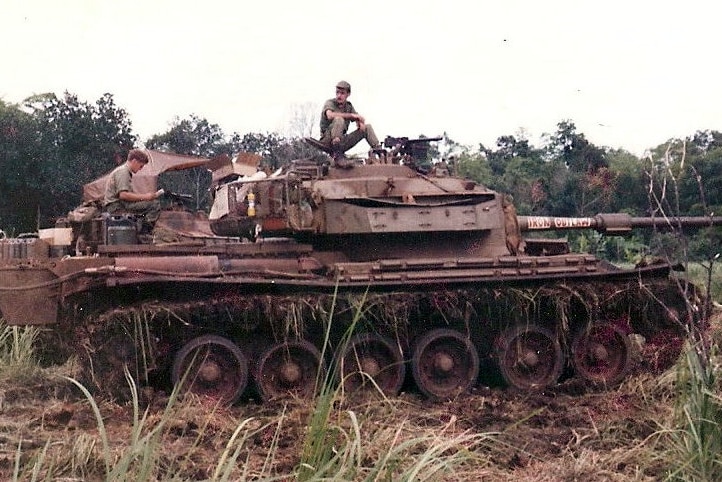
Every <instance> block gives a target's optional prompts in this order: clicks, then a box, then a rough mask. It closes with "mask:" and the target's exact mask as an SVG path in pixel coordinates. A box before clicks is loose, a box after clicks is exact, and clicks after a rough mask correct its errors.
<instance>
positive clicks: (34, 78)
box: [0, 0, 722, 155]
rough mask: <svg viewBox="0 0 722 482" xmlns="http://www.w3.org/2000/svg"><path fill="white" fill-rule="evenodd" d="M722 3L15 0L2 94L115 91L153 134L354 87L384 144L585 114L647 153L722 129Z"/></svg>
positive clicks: (243, 127) (528, 130)
mask: <svg viewBox="0 0 722 482" xmlns="http://www.w3.org/2000/svg"><path fill="white" fill-rule="evenodd" d="M720 14H722V2H716V1H701V0H687V1H685V2H679V1H667V2H659V1H647V0H636V1H635V0H605V1H598V0H596V1H586V0H528V1H521V0H491V1H489V0H487V1H478V2H472V1H469V0H464V1H456V0H446V1H444V2H440V1H428V0H416V1H410V0H384V1H379V0H364V1H359V2H341V1H330V0H305V1H299V2H292V1H289V0H282V1H277V0H255V1H248V0H247V1H230V0H225V1H218V0H204V1H197V0H193V1H188V0H175V1H170V0H142V1H141V0H124V1H104V0H63V1H62V2H60V1H57V0H2V14H1V15H0V59H2V63H3V69H2V75H1V76H0V79H1V80H0V99H2V100H3V101H5V102H9V103H21V102H22V100H23V99H25V98H27V97H29V96H31V95H34V94H40V93H45V92H53V93H55V94H56V95H58V96H62V95H63V93H64V92H66V91H67V92H70V93H72V94H75V95H77V96H78V98H79V99H80V100H81V101H85V102H89V103H94V102H95V101H96V100H97V99H98V98H100V97H101V96H102V95H103V94H105V93H111V94H112V95H113V98H114V100H115V102H116V105H117V106H118V107H120V108H123V109H125V110H126V111H127V113H128V116H129V119H130V120H131V122H132V126H133V131H134V133H136V134H137V135H138V136H139V138H140V140H141V141H142V140H144V139H147V138H148V137H150V136H152V135H155V134H160V133H163V132H166V131H167V130H168V128H169V127H170V126H171V125H172V122H173V121H174V119H176V118H181V119H184V118H188V117H189V116H190V115H196V116H198V117H201V118H205V119H207V120H208V121H209V122H211V123H215V124H218V125H219V126H220V127H221V128H222V129H223V131H224V132H225V133H226V134H231V133H233V132H238V133H240V134H245V133H248V132H253V133H265V132H278V133H281V134H284V135H293V134H298V133H299V132H298V124H297V123H295V122H294V121H293V119H294V118H297V117H298V115H299V114H303V115H308V114H309V113H310V114H312V115H313V116H315V118H316V119H317V118H318V115H319V114H320V108H321V106H322V104H323V101H324V100H326V99H328V98H330V97H333V95H334V86H335V84H336V83H337V81H339V80H346V81H348V82H350V83H351V85H352V92H351V96H350V97H349V100H350V101H351V102H353V104H354V106H355V108H356V110H357V111H358V112H359V113H360V114H361V115H363V116H364V117H365V118H366V121H367V122H368V123H370V124H372V125H373V126H374V129H375V131H376V132H377V134H378V135H379V137H380V138H381V139H383V138H384V137H385V136H387V135H391V136H395V137H399V136H407V137H416V136H419V135H425V136H438V135H443V134H444V133H446V134H447V135H448V136H449V137H450V138H451V139H453V140H454V141H456V142H459V143H461V144H464V145H469V146H471V147H473V148H476V147H477V146H478V144H480V143H483V144H484V145H485V146H487V147H493V146H494V145H495V141H496V139H497V138H498V137H500V136H503V135H510V134H512V135H517V136H525V137H527V138H529V140H530V141H531V142H532V144H534V145H540V143H541V136H542V135H543V134H545V133H553V132H554V131H555V130H556V126H557V123H559V122H560V121H562V120H571V121H572V122H574V124H575V125H576V127H577V132H579V133H583V134H584V135H585V136H586V138H587V139H588V140H589V141H590V142H592V143H593V144H595V145H597V146H604V147H611V148H623V149H626V150H628V151H630V152H632V153H634V154H637V155H642V154H643V153H644V151H645V150H646V149H648V148H652V147H655V146H657V145H659V144H661V143H664V142H665V141H667V140H668V139H670V138H674V137H677V138H678V137H686V136H689V135H692V134H694V132H695V131H697V130H704V129H713V130H720V131H722V95H719V88H720V76H719V70H720V68H719V67H718V65H719V63H720V60H719V51H720V47H721V46H722V35H720V34H719V22H720V18H722V15H720ZM294 126H295V127H294ZM313 127H314V130H313V131H312V132H313V134H314V135H318V126H317V125H316V123H314V125H313Z"/></svg>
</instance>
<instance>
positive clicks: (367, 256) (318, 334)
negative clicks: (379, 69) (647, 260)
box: [0, 150, 722, 403]
mask: <svg viewBox="0 0 722 482" xmlns="http://www.w3.org/2000/svg"><path fill="white" fill-rule="evenodd" d="M393 152H394V151H393V150H390V156H389V158H388V159H382V160H377V161H378V162H379V163H378V164H373V163H371V162H369V161H366V162H364V163H358V164H355V165H351V166H349V165H345V166H344V167H343V168H341V167H338V168H337V167H334V166H329V165H324V164H320V165H317V164H315V163H308V162H298V163H294V164H293V165H292V166H290V167H289V168H288V169H286V170H283V171H279V172H277V173H275V175H271V176H268V177H265V176H255V175H254V176H243V175H239V174H238V173H237V170H238V169H237V166H233V165H231V166H229V165H226V163H225V161H223V160H216V161H215V162H214V163H213V164H214V165H215V169H214V180H213V186H212V190H213V193H214V197H215V202H214V206H213V208H212V209H211V213H210V216H209V217H206V216H204V215H199V214H196V213H191V212H189V211H185V210H177V209H176V210H168V211H164V212H162V213H161V217H160V219H159V220H158V222H157V224H156V228H155V231H154V237H153V239H151V240H143V239H142V236H138V235H137V232H135V231H134V226H137V223H134V220H133V218H132V217H122V216H121V217H120V218H118V217H109V216H108V215H103V214H100V215H96V216H92V218H91V219H89V220H84V221H82V222H71V221H68V222H66V223H65V224H63V223H59V224H58V226H56V227H55V228H53V229H49V230H45V231H46V232H45V233H41V235H40V236H39V237H38V238H37V239H30V240H12V239H5V240H2V242H1V243H0V244H2V251H0V252H1V253H2V255H3V257H2V266H0V310H1V311H2V315H3V317H4V319H5V320H6V322H8V323H11V324H15V325H23V324H38V325H44V326H47V327H49V328H50V329H51V333H53V334H54V335H55V341H56V345H55V346H56V347H57V346H60V345H63V346H64V347H65V351H66V352H67V353H69V354H70V353H72V354H76V355H77V356H78V357H79V358H80V360H81V365H82V366H83V367H84V370H83V378H84V380H83V381H84V383H85V384H86V385H88V386H89V387H90V388H93V389H94V390H95V391H96V392H98V393H104V394H107V395H109V396H112V397H114V398H117V399H125V398H127V397H129V396H130V393H131V390H130V387H131V383H138V384H152V385H155V386H158V387H161V388H163V389H168V390H169V389H171V388H172V387H173V386H179V387H180V388H181V389H182V390H189V391H192V392H194V393H197V394H199V395H202V396H209V397H213V398H216V399H219V400H222V401H224V402H227V403H235V402H238V401H239V400H242V399H245V398H247V397H257V398H260V399H262V400H271V399H275V398H278V397H284V396H289V395H293V396H305V397H310V396H312V395H313V394H314V393H315V392H316V390H317V389H318V387H319V384H321V383H333V384H335V385H336V386H337V387H339V389H342V390H345V391H349V392H358V391H371V392H377V393H383V394H385V395H387V396H393V395H395V394H397V393H399V392H400V391H401V390H404V389H410V390H415V391H418V392H419V393H421V394H423V395H424V396H426V397H429V398H431V399H435V400H444V399H450V398H453V397H456V396H459V395H461V394H463V393H465V392H467V391H469V390H470V389H472V388H473V387H474V386H475V385H477V384H479V383H484V384H489V383H501V384H504V385H508V386H511V387H514V388H516V389H519V390H542V389H544V388H546V387H549V386H551V385H554V384H556V383H558V381H559V380H560V379H562V378H564V377H578V378H580V379H582V380H584V381H585V383H589V384H592V385H596V386H610V385H614V384H616V383H618V382H619V381H620V380H622V379H623V378H624V377H625V376H626V375H627V373H628V372H629V371H630V369H631V368H632V367H633V366H635V363H636V364H638V365H640V366H642V367H644V368H648V369H652V370H656V369H659V368H663V367H664V366H666V365H668V364H669V363H671V361H673V360H674V359H675V358H676V355H677V354H678V350H679V348H680V346H681V340H682V336H683V334H684V332H685V330H686V329H687V328H689V326H690V324H694V323H696V322H697V320H696V319H695V316H694V313H695V309H696V307H697V304H698V303H699V302H700V299H699V296H698V293H697V292H696V291H695V290H694V287H692V286H691V285H688V284H686V283H685V282H684V281H683V280H682V279H681V278H678V277H677V276H675V274H674V273H673V271H672V267H671V266H670V265H669V264H666V263H657V264H651V265H647V266H638V267H635V268H633V269H620V268H617V267H615V266H613V265H611V264H609V263H607V262H605V261H602V260H599V259H597V258H595V257H594V256H591V255H588V254H579V253H571V252H569V249H568V246H567V244H566V243H565V242H564V241H563V240H549V239H544V240H539V239H536V240H535V239H531V238H527V237H525V234H526V233H527V232H528V231H529V230H531V229H533V228H545V229H546V228H547V226H548V225H549V226H552V225H554V224H566V225H567V226H566V227H572V228H578V229H586V228H595V229H603V230H607V231H613V232H617V231H624V230H625V229H626V228H625V226H627V225H629V226H628V227H629V228H631V227H633V226H634V225H636V224H635V223H636V222H635V221H634V220H629V219H627V218H625V217H621V218H619V217H617V216H615V215H601V216H598V217H596V218H583V219H582V220H567V221H566V222H564V221H560V220H559V218H557V220H556V221H555V220H554V219H546V218H525V217H518V216H516V214H515V212H514V209H513V206H512V205H511V204H510V203H509V202H508V200H506V198H505V197H504V196H503V195H501V194H499V193H496V192H494V191H491V190H489V189H487V188H485V187H484V186H481V185H478V184H476V183H474V182H471V181H469V180H465V179H459V178H456V177H453V176H448V175H447V173H446V172H439V173H421V172H419V170H418V169H415V168H414V167H413V166H412V165H411V163H410V162H408V159H406V162H404V159H398V158H394V157H393ZM396 152H399V150H397V151H396ZM229 162H230V161H229ZM219 172H220V173H222V174H217V173H219ZM700 219H703V220H705V221H699V220H698V222H700V223H702V224H704V225H707V224H710V225H711V224H720V223H721V222H722V220H720V219H719V218H700ZM595 220H596V221H595ZM612 220H614V222H612ZM695 222H697V221H695ZM690 223H692V222H691V221H690ZM610 225H613V228H611V229H610V228H609V226H610ZM653 225H654V223H653ZM141 241H144V242H141ZM16 245H17V246H16ZM18 246H20V247H18ZM635 340H644V343H641V344H640V343H638V342H634V341H635ZM56 351H58V349H57V348H56ZM126 373H127V374H129V375H131V377H130V380H132V382H129V381H128V379H127V378H128V377H127V375H126Z"/></svg>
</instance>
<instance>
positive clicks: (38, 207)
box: [3, 92, 135, 230]
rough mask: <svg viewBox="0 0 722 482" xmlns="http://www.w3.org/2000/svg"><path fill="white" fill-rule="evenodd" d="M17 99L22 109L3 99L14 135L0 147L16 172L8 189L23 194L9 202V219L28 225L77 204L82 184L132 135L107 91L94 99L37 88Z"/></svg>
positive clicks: (110, 163)
mask: <svg viewBox="0 0 722 482" xmlns="http://www.w3.org/2000/svg"><path fill="white" fill-rule="evenodd" d="M23 104H24V109H23V110H21V109H20V108H19V107H17V106H7V105H5V107H4V109H3V110H4V111H5V113H6V114H7V115H8V116H9V117H6V120H7V121H8V122H9V123H10V124H12V125H11V128H10V129H9V130H8V131H7V132H9V133H12V134H11V137H12V138H14V139H15V140H12V139H8V143H7V144H6V143H5V142H3V148H4V149H8V151H6V153H7V154H8V157H6V159H5V161H6V162H12V163H14V166H13V168H12V169H13V171H12V172H17V173H18V175H17V176H18V177H17V178H16V181H17V182H16V185H15V186H12V187H13V188H14V190H13V189H11V191H12V192H13V195H18V196H23V197H22V202H20V203H17V204H16V205H15V208H16V209H19V213H18V215H17V216H15V221H13V223H14V224H15V225H16V227H17V228H18V229H23V230H28V229H35V228H37V227H38V225H41V226H42V225H47V224H49V223H51V222H53V221H54V219H55V218H57V217H59V216H62V215H64V214H65V213H67V212H68V211H69V210H71V209H73V208H74V207H75V206H77V205H78V204H79V203H80V200H81V196H82V185H83V184H85V183H87V182H89V181H92V180H93V179H95V178H97V177H99V176H101V175H102V174H104V173H105V172H107V171H108V170H109V169H110V168H111V167H113V161H112V160H113V159H114V158H115V157H116V155H117V154H118V153H119V152H120V151H121V150H123V149H128V148H129V147H130V146H132V145H133V144H134V142H135V137H134V136H133V135H132V133H131V124H130V121H129V120H128V117H127V114H126V112H125V111H124V110H123V109H120V108H118V107H117V106H116V105H115V103H114V101H113V97H112V95H110V94H105V95H104V96H102V97H101V98H100V99H98V101H96V103H95V104H89V103H86V102H82V101H80V100H79V99H78V98H77V97H76V96H75V95H72V94H70V93H67V92H66V93H65V96H64V97H63V98H62V99H60V98H58V97H56V96H55V95H54V94H41V95H36V96H32V97H29V98H28V99H26V100H25V101H24V103H23ZM10 124H9V125H10ZM13 146H15V147H14V148H13ZM13 149H15V151H14V152H10V151H11V150H13ZM5 172H8V171H5ZM21 179H22V180H21ZM6 195H7V196H10V194H9V193H6ZM30 211H32V212H33V214H32V215H31V214H30Z"/></svg>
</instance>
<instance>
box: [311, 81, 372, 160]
mask: <svg viewBox="0 0 722 482" xmlns="http://www.w3.org/2000/svg"><path fill="white" fill-rule="evenodd" d="M349 95H351V85H350V84H349V83H348V82H346V81H344V80H342V81H340V82H339V83H338V84H336V97H335V98H333V99H328V100H327V101H326V102H325V103H324V105H323V110H322V111H321V140H320V141H319V140H316V139H312V138H306V141H307V142H309V143H310V144H312V145H313V146H315V147H317V148H319V149H321V150H323V151H325V152H328V153H329V154H331V157H333V159H334V161H338V160H340V159H341V158H343V156H344V153H345V152H346V151H348V150H349V149H351V148H352V147H353V146H355V145H356V144H358V143H359V141H360V140H361V139H366V142H368V143H369V145H370V146H371V149H372V151H377V150H378V151H380V150H381V144H380V143H379V140H378V138H377V137H376V133H375V132H374V129H373V127H371V124H367V123H366V119H364V118H363V117H362V116H361V115H360V114H359V113H358V112H356V109H354V107H353V105H352V104H351V102H349V101H348V100H347V99H348V96H349ZM351 122H355V123H356V125H357V126H358V129H356V130H355V131H353V132H351V133H347V131H348V128H349V125H350V124H351Z"/></svg>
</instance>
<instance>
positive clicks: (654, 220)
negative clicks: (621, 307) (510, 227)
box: [518, 213, 722, 235]
mask: <svg viewBox="0 0 722 482" xmlns="http://www.w3.org/2000/svg"><path fill="white" fill-rule="evenodd" d="M518 221H519V229H520V230H521V231H559V230H570V229H574V230H579V229H594V230H596V231H598V232H600V233H602V234H609V235H621V234H626V233H628V232H629V231H631V230H632V229H633V228H660V229H665V228H666V229H675V228H687V227H694V228H703V227H709V226H722V216H677V217H633V216H631V215H629V214H625V213H603V214H597V215H596V216H592V217H586V218H560V217H553V216H518Z"/></svg>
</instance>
